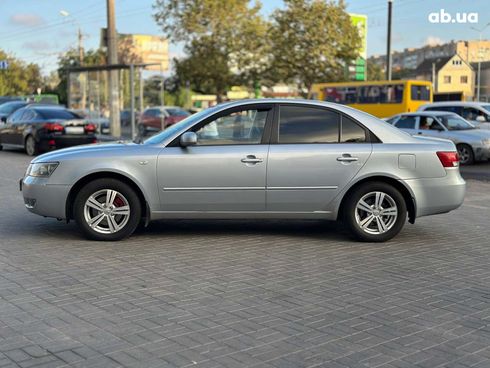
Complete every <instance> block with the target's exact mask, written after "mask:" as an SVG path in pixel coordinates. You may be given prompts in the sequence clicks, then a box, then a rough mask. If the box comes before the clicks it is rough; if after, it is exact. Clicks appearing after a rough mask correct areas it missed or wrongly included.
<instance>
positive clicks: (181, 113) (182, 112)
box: [167, 109, 190, 116]
mask: <svg viewBox="0 0 490 368" xmlns="http://www.w3.org/2000/svg"><path fill="white" fill-rule="evenodd" d="M167 112H168V114H169V115H170V116H189V115H190V113H188V112H187V111H185V110H182V109H167Z"/></svg>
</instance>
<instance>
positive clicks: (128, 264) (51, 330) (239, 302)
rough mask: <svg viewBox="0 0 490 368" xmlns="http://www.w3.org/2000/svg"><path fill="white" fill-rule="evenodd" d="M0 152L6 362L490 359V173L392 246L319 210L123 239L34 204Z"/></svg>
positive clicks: (0, 353)
mask: <svg viewBox="0 0 490 368" xmlns="http://www.w3.org/2000/svg"><path fill="white" fill-rule="evenodd" d="M28 162H29V158H27V157H26V156H25V155H24V154H22V153H20V152H15V151H3V152H0V367H26V368H27V367H104V368H105V367H206V368H208V367H264V368H265V367H270V368H273V367H277V368H283V367H332V368H341V367H344V368H345V367H382V368H395V367H398V368H405V367H421V368H434V367H448V368H449V367H453V368H456V367H480V368H481V367H490V266H489V263H490V262H489V261H490V240H489V239H490V220H489V218H490V182H485V181H476V180H469V181H468V195H467V198H466V201H465V204H464V205H463V207H462V208H461V209H459V210H457V211H454V212H452V213H450V214H445V215H440V216H433V217H426V218H421V219H418V221H417V223H416V224H415V225H408V224H407V226H406V227H405V229H404V230H403V232H402V233H401V234H400V235H399V236H398V237H397V238H395V239H394V240H392V241H390V242H388V243H385V244H360V243H356V242H353V241H351V240H350V239H349V238H348V236H347V234H345V232H344V231H343V230H342V228H341V227H340V226H338V225H336V224H334V223H324V222H319V221H309V222H306V221H297V222H279V221H272V222H245V221H195V222H193V221H169V222H157V223H154V224H152V225H151V227H150V228H149V229H147V230H146V231H144V232H140V233H138V234H136V235H134V236H133V237H131V238H130V239H128V240H126V241H123V242H119V243H100V242H89V241H86V240H83V239H82V238H81V237H80V235H79V233H78V232H77V230H76V227H75V225H74V224H73V223H71V224H68V225H66V224H64V223H61V222H57V221H56V220H53V219H44V218H42V217H39V216H35V215H32V214H30V213H28V212H27V211H26V210H25V209H24V208H23V203H22V199H21V196H20V193H19V192H18V183H17V179H18V178H19V177H21V176H22V173H23V172H24V170H25V168H26V165H27V163H28Z"/></svg>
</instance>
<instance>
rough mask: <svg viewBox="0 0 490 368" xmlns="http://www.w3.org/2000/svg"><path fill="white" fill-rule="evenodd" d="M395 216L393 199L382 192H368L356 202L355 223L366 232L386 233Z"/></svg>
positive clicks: (395, 209) (396, 214) (395, 208)
mask: <svg viewBox="0 0 490 368" xmlns="http://www.w3.org/2000/svg"><path fill="white" fill-rule="evenodd" d="M397 217H398V207H397V206H396V202H395V200H394V199H393V198H392V197H391V196H390V195H388V194H386V193H384V192H378V191H376V192H369V193H367V194H365V195H364V196H363V197H362V198H361V199H360V200H359V201H358V202H357V204H356V208H355V218H356V223H357V225H358V226H359V228H360V229H362V230H363V231H364V232H366V233H368V234H373V235H380V234H384V233H386V232H387V231H389V230H390V229H391V228H392V227H393V226H394V225H395V223H396V219H397Z"/></svg>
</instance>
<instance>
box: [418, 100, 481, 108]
mask: <svg viewBox="0 0 490 368" xmlns="http://www.w3.org/2000/svg"><path fill="white" fill-rule="evenodd" d="M489 104H490V103H489V102H474V101H440V102H432V103H430V104H425V105H422V106H421V107H424V108H425V107H433V106H468V107H481V106H483V105H489Z"/></svg>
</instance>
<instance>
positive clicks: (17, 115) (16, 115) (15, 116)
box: [9, 109, 25, 123]
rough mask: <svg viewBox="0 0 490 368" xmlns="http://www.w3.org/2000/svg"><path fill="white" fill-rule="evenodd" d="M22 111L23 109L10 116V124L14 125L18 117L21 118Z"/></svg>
mask: <svg viewBox="0 0 490 368" xmlns="http://www.w3.org/2000/svg"><path fill="white" fill-rule="evenodd" d="M24 111H25V110H24V109H20V110H17V111H16V112H14V113H13V114H12V115H10V117H9V120H10V121H11V122H12V123H15V122H16V121H19V120H20V117H21V116H22V114H23V113H24Z"/></svg>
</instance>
